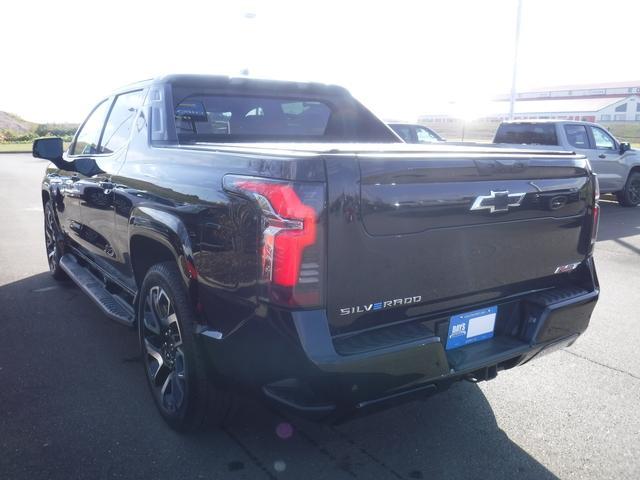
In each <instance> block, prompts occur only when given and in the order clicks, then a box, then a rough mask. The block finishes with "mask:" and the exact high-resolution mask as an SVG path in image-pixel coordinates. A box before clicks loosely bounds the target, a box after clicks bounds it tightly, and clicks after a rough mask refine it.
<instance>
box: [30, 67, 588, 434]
mask: <svg viewBox="0 0 640 480" xmlns="http://www.w3.org/2000/svg"><path fill="white" fill-rule="evenodd" d="M33 154H34V156H35V157H38V158H44V159H48V160H50V161H51V162H52V163H51V164H49V165H48V166H47V169H46V173H45V176H44V179H43V181H42V203H43V206H44V218H45V222H44V230H45V240H46V252H47V257H48V261H49V267H50V269H51V273H52V274H53V277H54V278H55V279H59V280H60V279H64V278H65V277H70V278H71V279H72V280H73V281H74V282H76V283H77V284H78V286H79V288H80V289H82V290H83V291H84V292H85V293H86V294H87V295H88V296H89V297H90V298H91V299H92V300H93V301H94V302H95V303H96V304H97V305H98V307H99V308H100V309H101V310H102V311H103V312H104V313H105V314H106V315H107V316H108V317H110V318H112V319H114V320H116V321H118V322H120V323H122V324H124V325H127V326H130V327H134V328H136V329H137V331H138V335H139V340H140V346H141V352H142V358H143V364H144V369H145V372H146V373H145V375H146V380H147V382H148V384H149V387H150V390H151V392H152V396H153V399H154V401H155V403H156V405H157V407H158V410H159V411H160V413H161V415H162V416H163V417H164V419H165V420H166V421H167V422H168V423H169V425H171V426H172V427H173V428H175V429H178V430H190V429H194V428H198V427H199V426H202V425H203V424H204V423H206V421H207V420H209V421H213V422H216V423H219V422H223V421H225V419H227V418H228V415H229V412H230V411H231V406H232V404H233V402H234V400H233V399H234V393H235V392H238V391H240V392H253V393H255V394H257V395H260V396H261V397H263V398H266V399H268V400H270V401H271V402H273V403H274V404H275V405H277V406H278V407H279V408H286V409H290V410H292V411H294V412H298V413H300V414H305V415H308V416H310V417H315V418H325V419H333V420H335V419H337V418H344V417H345V416H349V415H350V414H352V413H354V412H356V411H363V412H364V411H371V410H373V409H378V408H381V407H386V406H388V405H390V404H393V403H396V402H400V401H405V400H408V399H410V398H415V397H420V396H425V395H428V394H430V393H433V392H436V391H439V390H441V389H443V388H446V387H447V386H448V385H449V384H450V383H452V382H454V381H457V380H462V379H468V380H472V381H480V380H488V379H492V378H494V377H495V376H496V375H497V373H498V371H499V370H503V369H508V368H512V367H515V366H517V365H521V364H523V363H526V362H528V361H530V360H531V359H533V358H536V357H538V356H540V355H542V354H544V353H547V352H550V351H552V350H554V349H556V348H559V347H562V346H564V345H569V344H572V343H573V342H574V341H575V340H576V338H577V337H578V336H579V335H580V334H581V333H582V332H584V331H585V329H586V328H587V325H588V323H589V318H590V316H591V312H592V310H593V308H594V305H595V303H596V300H597V298H598V293H599V287H598V280H597V276H596V273H595V268H594V263H593V257H592V248H593V244H594V240H595V233H596V230H597V220H598V204H597V198H598V193H597V188H596V186H597V183H596V182H595V181H594V176H593V175H592V173H591V170H590V167H589V163H588V161H587V159H586V158H584V157H583V156H580V155H575V154H572V153H568V152H557V153H548V152H547V153H545V152H539V153H535V152H530V151H522V150H506V149H487V148H485V149H482V148H464V147H455V146H448V145H443V144H438V145H427V146H424V145H420V146H415V145H405V144H403V143H401V142H399V139H398V138H397V137H396V135H395V134H393V132H392V131H391V130H389V128H388V127H387V126H386V125H385V124H384V123H383V122H382V121H380V120H379V119H378V118H376V117H375V116H374V115H373V114H371V112H370V111H369V110H367V109H366V108H365V107H364V106H362V105H361V104H360V103H358V102H357V101H356V100H354V99H353V98H352V97H351V95H350V94H349V93H348V92H347V91H346V90H344V89H342V88H340V87H335V86H326V85H320V84H313V83H294V82H282V81H266V80H253V79H247V78H227V77H217V76H192V75H170V76H166V77H162V78H158V79H155V80H150V81H145V82H142V83H137V84H134V85H131V86H128V87H126V88H123V89H120V90H118V91H116V92H114V93H113V94H111V95H109V96H107V97H104V98H103V99H101V100H100V102H98V103H97V105H96V106H95V108H94V109H93V111H92V112H91V113H90V114H89V116H88V117H87V119H86V120H85V121H84V123H83V124H82V126H81V127H80V128H79V129H78V131H77V133H76V135H75V138H74V140H73V142H72V143H71V145H70V147H69V149H68V150H67V151H66V152H64V153H63V147H62V140H61V139H60V138H42V139H38V140H36V141H35V142H34V145H33ZM550 245H552V246H553V247H552V248H550ZM69 308H70V309H72V308H74V307H73V304H70V305H69ZM52 315H53V318H52V320H51V321H57V320H56V318H55V315H56V314H55V313H53V314H52ZM87 320H88V321H89V319H87ZM95 341H96V342H99V341H100V338H99V337H96V339H95ZM549 366H551V364H549ZM96 381H100V379H96ZM534 381H535V380H534ZM540 381H541V380H540ZM124 400H129V399H123V401H124Z"/></svg>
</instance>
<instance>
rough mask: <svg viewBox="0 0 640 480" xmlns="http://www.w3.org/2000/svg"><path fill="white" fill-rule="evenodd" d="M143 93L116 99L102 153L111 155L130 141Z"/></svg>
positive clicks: (101, 143)
mask: <svg viewBox="0 0 640 480" xmlns="http://www.w3.org/2000/svg"><path fill="white" fill-rule="evenodd" d="M141 102H142V91H141V90H138V91H137V92H131V93H124V94H122V95H118V96H117V97H116V100H115V103H114V105H113V108H112V109H111V113H109V118H108V119H107V125H106V126H105V127H104V133H103V134H102V141H101V142H100V153H111V152H115V151H116V150H117V149H119V148H120V147H122V146H123V145H124V144H126V143H127V141H128V140H129V133H130V132H131V126H132V125H133V119H134V117H135V114H136V112H137V111H138V107H140V103H141Z"/></svg>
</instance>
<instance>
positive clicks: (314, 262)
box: [224, 175, 324, 306]
mask: <svg viewBox="0 0 640 480" xmlns="http://www.w3.org/2000/svg"><path fill="white" fill-rule="evenodd" d="M224 187H225V188H226V189H227V190H230V191H232V192H234V193H239V194H241V195H243V196H245V197H248V198H250V199H252V200H253V201H255V202H256V204H257V207H258V208H259V209H260V212H261V214H262V224H261V232H262V246H261V260H260V262H261V268H260V270H261V272H260V276H261V281H262V283H263V284H265V285H266V286H267V287H268V296H269V297H270V300H272V301H275V302H277V303H282V304H286V305H304V306H311V305H316V304H318V303H319V302H320V299H321V271H322V268H321V263H322V262H321V261H320V260H321V258H320V257H321V256H322V241H321V240H322V239H321V238H320V236H319V233H318V231H319V228H318V217H319V215H320V213H321V211H322V210H323V208H324V186H323V184H309V183H304V184H301V183H293V182H287V181H277V180H271V179H262V178H256V177H243V176H238V175H227V176H225V177H224Z"/></svg>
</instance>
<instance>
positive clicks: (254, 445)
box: [0, 154, 640, 480]
mask: <svg viewBox="0 0 640 480" xmlns="http://www.w3.org/2000/svg"><path fill="white" fill-rule="evenodd" d="M44 166H45V162H43V161H40V160H36V159H33V158H31V156H29V155H26V154H21V155H17V154H16V155H12V154H5V155H0V179H2V181H1V183H2V187H1V188H0V225H1V227H0V327H1V332H2V333H1V336H0V479H7V480H10V479H22V478H24V479H39V478H47V479H49V478H51V479H53V478H56V479H57V478H60V479H74V478H82V479H106V478H155V479H164V478H189V479H198V478H205V479H262V478H264V479H273V478H283V479H302V478H304V479H306V480H312V479H349V478H360V479H387V478H388V479H428V478H523V479H527V478H530V479H544V478H575V479H585V478H597V479H605V478H612V479H613V478H615V479H620V478H634V479H637V478H640V414H639V408H640V355H638V350H639V345H640V208H636V209H624V208H621V207H618V206H617V204H615V203H613V202H607V201H603V209H602V217H601V218H602V220H601V224H600V237H599V241H598V245H597V252H596V260H597V268H598V274H599V277H600V282H601V286H602V295H601V297H600V302H599V303H598V306H597V307H596V311H595V314H594V317H593V318H592V321H591V326H590V327H589V330H588V331H587V333H586V334H585V335H583V337H581V338H580V339H579V341H578V342H577V343H576V344H575V345H574V346H572V347H570V348H568V349H565V350H563V351H560V352H557V353H554V354H552V355H548V356H546V357H544V358H541V359H540V360H538V361H536V362H533V363H531V364H528V365H525V366H523V367H520V368H517V369H514V370H511V371H507V372H502V373H500V374H499V375H498V378H497V379H495V380H493V381H491V382H485V383H481V384H477V385H474V384H470V383H460V384H457V385H454V386H453V387H452V388H451V389H450V390H449V391H448V392H446V393H444V394H442V395H439V396H435V397H432V398H429V399H427V400H424V401H419V402H415V403H411V404H407V405H404V406H401V407H398V408H395V409H392V410H388V411H385V412H382V413H378V414H376V415H373V416H369V417H366V418H359V419H356V420H353V421H351V422H349V423H346V424H343V425H340V426H327V425H318V424H313V423H310V422H307V421H303V420H299V419H295V418H289V417H284V416H282V415H280V414H277V413H274V412H272V411H270V410H269V409H268V408H266V407H265V406H263V405H261V404H259V403H256V402H253V401H250V400H247V401H246V402H245V403H244V404H243V405H242V406H241V407H240V411H239V414H238V416H237V420H236V422H235V423H234V424H233V425H232V426H230V427H227V428H225V429H224V430H216V431H210V432H207V433H202V434H198V435H192V436H183V435H179V434H176V433H174V432H173V431H171V430H170V429H169V428H168V427H166V426H165V425H164V423H163V422H162V421H161V419H160V417H159V415H158V414H157V413H156V411H155V407H154V406H153V403H152V399H151V396H150V394H149V392H148V391H147V387H146V385H145V383H144V376H143V375H144V374H143V370H142V367H141V364H140V362H139V360H138V355H137V352H138V350H137V339H136V336H135V334H134V333H133V332H132V331H130V330H127V329H126V328H124V327H122V326H120V325H117V324H115V323H113V322H111V321H109V320H108V319H107V318H106V317H104V316H103V315H101V314H100V312H99V311H98V309H97V307H95V306H94V305H93V304H92V303H91V301H90V300H89V299H87V298H86V297H85V296H84V295H83V294H82V293H81V292H80V291H79V290H78V289H77V288H76V287H74V286H73V285H72V284H59V283H57V282H55V281H54V280H53V279H52V278H50V276H49V273H48V269H47V264H46V261H45V254H44V243H43V242H44V241H43V233H42V205H41V200H40V191H39V182H40V179H41V177H42V173H43V169H44ZM282 424H285V425H284V427H283V425H282Z"/></svg>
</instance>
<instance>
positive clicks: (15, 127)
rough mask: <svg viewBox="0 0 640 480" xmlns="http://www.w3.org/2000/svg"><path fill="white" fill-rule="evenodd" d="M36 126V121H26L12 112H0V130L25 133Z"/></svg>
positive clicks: (31, 130)
mask: <svg viewBox="0 0 640 480" xmlns="http://www.w3.org/2000/svg"><path fill="white" fill-rule="evenodd" d="M37 127H38V124H37V123H32V122H27V121H26V120H23V119H22V118H20V117H19V116H17V115H14V114H13V113H7V112H0V131H8V132H14V133H18V134H20V133H21V134H25V133H29V132H33V131H34V130H35V129H36V128H37Z"/></svg>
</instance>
